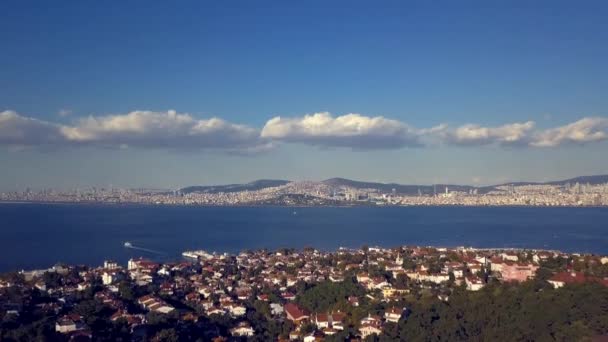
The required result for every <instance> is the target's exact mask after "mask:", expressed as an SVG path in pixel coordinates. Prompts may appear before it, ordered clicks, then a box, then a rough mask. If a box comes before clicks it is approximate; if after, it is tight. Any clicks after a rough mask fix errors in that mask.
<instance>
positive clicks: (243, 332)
mask: <svg viewBox="0 0 608 342" xmlns="http://www.w3.org/2000/svg"><path fill="white" fill-rule="evenodd" d="M230 334H231V335H232V336H236V337H240V336H253V335H254V334H255V330H253V328H252V327H251V325H249V323H247V322H241V323H239V324H238V325H237V326H236V327H234V328H232V329H230Z"/></svg>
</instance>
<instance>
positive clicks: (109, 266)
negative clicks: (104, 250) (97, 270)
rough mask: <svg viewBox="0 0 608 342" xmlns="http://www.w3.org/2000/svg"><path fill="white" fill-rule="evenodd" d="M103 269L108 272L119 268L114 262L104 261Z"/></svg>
mask: <svg viewBox="0 0 608 342" xmlns="http://www.w3.org/2000/svg"><path fill="white" fill-rule="evenodd" d="M103 268H105V269H108V270H115V269H117V268H119V266H118V263H117V262H116V261H112V260H105V261H104V262H103Z"/></svg>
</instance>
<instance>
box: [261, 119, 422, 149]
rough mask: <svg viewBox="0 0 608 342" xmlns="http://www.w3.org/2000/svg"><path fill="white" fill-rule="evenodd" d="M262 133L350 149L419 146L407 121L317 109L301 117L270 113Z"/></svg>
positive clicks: (265, 135) (281, 139)
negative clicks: (338, 114)
mask: <svg viewBox="0 0 608 342" xmlns="http://www.w3.org/2000/svg"><path fill="white" fill-rule="evenodd" d="M261 135H262V137H263V138H269V139H274V140H280V141H285V142H298V143H305V144H310V145H317V146H328V147H350V148H353V149H381V148H384V149H390V148H401V147H406V146H419V145H420V142H419V140H418V136H419V134H418V132H417V131H416V130H415V129H413V128H411V127H410V126H408V125H407V124H405V123H403V122H400V121H397V120H391V119H387V118H384V117H382V116H376V117H369V116H363V115H361V114H346V115H342V116H338V117H333V116H332V115H331V114H330V113H327V112H321V113H314V114H308V115H305V116H303V117H296V118H282V117H280V116H277V117H274V118H272V119H270V120H268V121H267V122H266V124H265V125H264V128H263V129H262V134H261Z"/></svg>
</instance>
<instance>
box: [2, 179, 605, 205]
mask: <svg viewBox="0 0 608 342" xmlns="http://www.w3.org/2000/svg"><path fill="white" fill-rule="evenodd" d="M362 184H364V186H367V187H362V186H359V185H358V186H353V185H352V184H350V183H348V182H346V183H333V182H328V181H322V182H312V181H299V182H286V184H283V185H279V186H269V187H263V188H260V189H257V188H256V189H254V190H240V191H231V190H229V188H226V189H222V188H221V187H218V188H219V189H218V188H214V190H213V191H205V190H199V191H185V190H183V189H178V190H175V191H173V190H157V189H156V190H155V189H115V188H88V189H76V190H63V191H60V190H52V189H45V190H37V191H36V190H32V189H26V190H24V191H19V192H3V193H0V202H43V203H57V202H59V203H111V204H155V205H200V206H239V205H242V206H255V205H286V206H325V205H332V206H335V205H343V206H355V205H377V206H383V205H392V206H561V207H564V206H568V207H570V206H607V205H608V183H602V184H581V183H572V184H571V183H565V184H528V183H524V184H507V185H498V186H493V187H484V188H476V187H468V186H467V187H463V186H456V187H452V188H450V186H448V185H439V186H432V187H431V186H426V187H419V188H416V187H415V186H410V188H408V191H407V192H406V191H398V189H397V188H394V189H391V188H390V187H388V188H387V187H386V186H384V185H383V184H380V183H362Z"/></svg>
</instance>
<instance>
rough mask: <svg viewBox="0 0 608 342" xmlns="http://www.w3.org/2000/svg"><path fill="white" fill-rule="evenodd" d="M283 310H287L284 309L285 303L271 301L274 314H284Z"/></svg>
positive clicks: (271, 311) (271, 310)
mask: <svg viewBox="0 0 608 342" xmlns="http://www.w3.org/2000/svg"><path fill="white" fill-rule="evenodd" d="M283 312H285V311H284V310H283V305H281V304H279V303H270V313H271V314H272V315H274V316H277V315H282V314H283Z"/></svg>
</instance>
